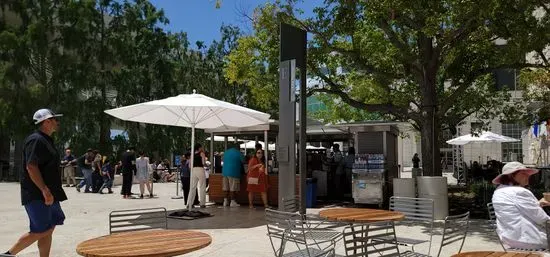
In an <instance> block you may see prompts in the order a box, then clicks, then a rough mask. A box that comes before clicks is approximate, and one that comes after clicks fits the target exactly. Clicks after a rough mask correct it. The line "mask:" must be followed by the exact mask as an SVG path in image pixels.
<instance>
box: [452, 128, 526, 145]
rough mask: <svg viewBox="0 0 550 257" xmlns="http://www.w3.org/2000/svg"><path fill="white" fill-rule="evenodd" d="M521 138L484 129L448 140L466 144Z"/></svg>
mask: <svg viewBox="0 0 550 257" xmlns="http://www.w3.org/2000/svg"><path fill="white" fill-rule="evenodd" d="M519 141H520V140H519V139H515V138H512V137H507V136H503V135H499V134H496V133H493V132H491V131H483V132H482V133H481V134H479V135H472V134H468V135H464V136H459V137H457V138H453V139H451V140H448V141H447V144H450V145H465V144H469V143H476V142H478V143H509V142H519Z"/></svg>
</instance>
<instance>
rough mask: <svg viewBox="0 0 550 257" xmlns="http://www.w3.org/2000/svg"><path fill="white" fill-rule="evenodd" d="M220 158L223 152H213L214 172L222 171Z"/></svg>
mask: <svg viewBox="0 0 550 257" xmlns="http://www.w3.org/2000/svg"><path fill="white" fill-rule="evenodd" d="M222 158H223V152H221V153H218V152H216V153H214V172H215V173H218V174H220V173H222Z"/></svg>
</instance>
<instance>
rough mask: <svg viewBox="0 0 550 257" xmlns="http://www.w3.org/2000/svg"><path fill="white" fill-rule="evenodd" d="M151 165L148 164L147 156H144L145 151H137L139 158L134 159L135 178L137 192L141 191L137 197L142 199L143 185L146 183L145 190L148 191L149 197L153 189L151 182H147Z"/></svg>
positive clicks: (151, 195)
mask: <svg viewBox="0 0 550 257" xmlns="http://www.w3.org/2000/svg"><path fill="white" fill-rule="evenodd" d="M150 168H151V165H150V164H149V157H147V156H145V152H143V151H140V152H139V158H137V159H136V170H137V172H136V179H137V181H138V182H139V192H140V193H141V194H140V196H139V198H142V199H143V193H144V192H145V185H147V192H149V197H150V198H152V197H153V190H152V188H151V184H150V183H149V169H150Z"/></svg>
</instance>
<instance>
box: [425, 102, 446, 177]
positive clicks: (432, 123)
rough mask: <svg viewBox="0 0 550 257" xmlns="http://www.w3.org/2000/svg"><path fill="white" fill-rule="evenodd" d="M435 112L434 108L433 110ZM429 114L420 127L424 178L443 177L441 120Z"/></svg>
mask: <svg viewBox="0 0 550 257" xmlns="http://www.w3.org/2000/svg"><path fill="white" fill-rule="evenodd" d="M431 109H432V110H433V108H431ZM432 113H433V111H432V112H429V111H428V112H427V115H426V117H424V123H423V124H422V126H421V127H420V136H421V141H420V142H421V144H422V169H423V174H424V176H441V175H442V173H441V165H440V163H441V156H440V149H439V118H438V117H434V118H435V119H434V118H432V117H433V116H431V114H432Z"/></svg>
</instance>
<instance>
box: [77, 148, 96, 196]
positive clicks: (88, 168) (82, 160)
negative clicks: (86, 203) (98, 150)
mask: <svg viewBox="0 0 550 257" xmlns="http://www.w3.org/2000/svg"><path fill="white" fill-rule="evenodd" d="M94 157H95V156H94V153H93V150H92V149H91V148H88V150H87V151H86V153H85V154H83V155H82V156H80V157H79V158H78V159H77V163H78V166H79V167H80V170H81V171H82V175H83V176H84V179H83V180H81V181H80V184H78V186H76V191H78V192H80V189H81V188H82V187H83V186H86V187H85V188H84V193H91V192H92V191H91V189H92V173H93V170H92V162H93V161H94Z"/></svg>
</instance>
